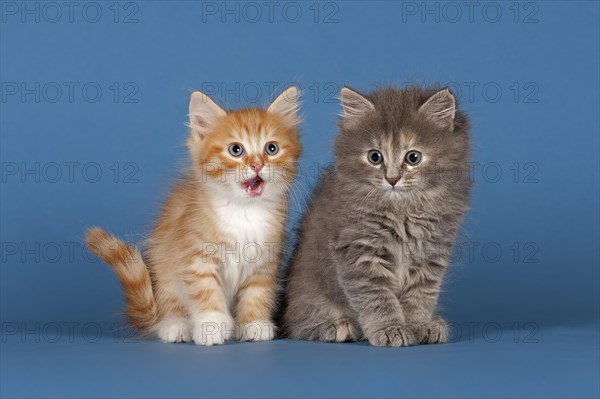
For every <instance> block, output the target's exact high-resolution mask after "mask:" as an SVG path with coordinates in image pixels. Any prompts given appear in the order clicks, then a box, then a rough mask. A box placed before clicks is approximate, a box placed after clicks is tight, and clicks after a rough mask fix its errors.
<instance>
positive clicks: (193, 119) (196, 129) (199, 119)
mask: <svg viewBox="0 0 600 399" xmlns="http://www.w3.org/2000/svg"><path fill="white" fill-rule="evenodd" d="M224 115H226V112H225V111H224V110H223V109H222V108H221V107H219V106H218V105H217V104H215V102H214V101H213V100H211V99H210V97H208V96H207V95H206V94H204V93H202V92H200V91H195V92H193V93H192V96H191V97H190V112H189V118H190V121H189V126H190V129H191V130H192V132H193V133H195V136H197V137H199V138H202V137H204V133H205V132H206V131H208V130H209V129H210V127H211V125H212V124H213V122H214V121H215V120H216V119H218V118H220V117H222V116H224Z"/></svg>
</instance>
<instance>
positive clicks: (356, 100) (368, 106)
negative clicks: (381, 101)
mask: <svg viewBox="0 0 600 399" xmlns="http://www.w3.org/2000/svg"><path fill="white" fill-rule="evenodd" d="M340 102H341V103H342V114H341V116H342V118H345V119H354V118H360V117H361V116H363V115H366V114H367V113H369V112H371V111H373V110H374V109H375V106H374V105H373V103H372V102H371V101H369V100H367V99H366V98H365V97H363V95H362V94H360V93H358V92H356V91H354V90H352V89H350V88H348V87H346V86H344V87H342V91H341V92H340Z"/></svg>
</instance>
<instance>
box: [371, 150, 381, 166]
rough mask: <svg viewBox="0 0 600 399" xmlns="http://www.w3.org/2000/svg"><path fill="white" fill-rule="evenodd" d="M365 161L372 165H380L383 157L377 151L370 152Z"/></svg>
mask: <svg viewBox="0 0 600 399" xmlns="http://www.w3.org/2000/svg"><path fill="white" fill-rule="evenodd" d="M367 159H368V160H369V162H371V163H372V164H373V165H379V164H380V163H382V162H383V155H381V153H380V152H379V151H377V150H371V151H369V153H368V154H367Z"/></svg>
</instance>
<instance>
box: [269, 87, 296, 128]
mask: <svg viewBox="0 0 600 399" xmlns="http://www.w3.org/2000/svg"><path fill="white" fill-rule="evenodd" d="M299 99H300V90H298V88H297V87H296V86H290V87H288V88H287V89H285V90H284V91H282V92H281V94H280V95H279V96H277V98H276V99H275V100H273V102H272V103H271V105H269V108H267V112H271V113H274V114H278V115H279V116H282V117H283V118H284V119H286V120H287V122H288V123H289V124H290V125H293V126H296V125H298V124H299V123H300V116H299V115H298V109H299V108H300V102H299Z"/></svg>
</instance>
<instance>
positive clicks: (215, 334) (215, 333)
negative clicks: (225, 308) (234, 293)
mask: <svg viewBox="0 0 600 399" xmlns="http://www.w3.org/2000/svg"><path fill="white" fill-rule="evenodd" d="M193 320H194V333H193V337H192V338H193V340H194V342H195V343H196V344H197V345H206V346H211V345H219V344H222V343H223V342H225V341H226V340H230V339H233V337H234V335H235V322H234V321H233V318H232V317H231V316H230V315H227V314H223V313H217V312H207V313H203V314H200V315H197V316H196V317H194V319H193Z"/></svg>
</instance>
